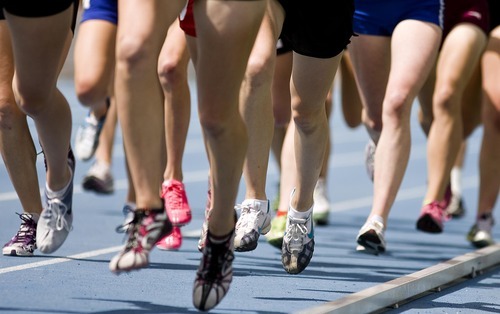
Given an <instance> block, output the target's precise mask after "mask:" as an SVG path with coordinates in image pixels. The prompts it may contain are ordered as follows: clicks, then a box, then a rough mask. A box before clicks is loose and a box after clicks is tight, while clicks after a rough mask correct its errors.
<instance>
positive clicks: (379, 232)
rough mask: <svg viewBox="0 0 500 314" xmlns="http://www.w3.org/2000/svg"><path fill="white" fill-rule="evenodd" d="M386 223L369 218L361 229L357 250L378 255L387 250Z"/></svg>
mask: <svg viewBox="0 0 500 314" xmlns="http://www.w3.org/2000/svg"><path fill="white" fill-rule="evenodd" d="M384 233H385V227H384V224H382V223H380V222H378V221H375V220H373V219H370V220H368V221H367V222H366V223H365V224H364V225H363V226H362V227H361V229H360V230H359V233H358V237H357V240H356V241H357V243H358V246H357V247H356V250H357V251H359V252H363V253H368V254H374V255H378V254H380V253H384V252H385V247H386V242H385V238H384Z"/></svg>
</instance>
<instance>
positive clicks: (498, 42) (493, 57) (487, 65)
mask: <svg viewBox="0 0 500 314" xmlns="http://www.w3.org/2000/svg"><path fill="white" fill-rule="evenodd" d="M482 71H483V86H484V90H485V93H486V97H488V98H490V103H492V104H493V106H496V110H497V111H498V112H500V83H499V82H500V26H497V27H496V28H494V29H493V30H492V31H491V32H490V38H489V41H488V46H487V48H486V51H485V52H484V55H483V58H482Z"/></svg>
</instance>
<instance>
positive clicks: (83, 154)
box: [75, 112, 105, 161]
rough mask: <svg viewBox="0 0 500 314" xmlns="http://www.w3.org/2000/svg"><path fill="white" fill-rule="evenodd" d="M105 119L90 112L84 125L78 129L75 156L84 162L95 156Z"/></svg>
mask: <svg viewBox="0 0 500 314" xmlns="http://www.w3.org/2000/svg"><path fill="white" fill-rule="evenodd" d="M104 120H105V117H103V118H101V119H100V120H97V118H96V117H95V116H94V115H93V114H91V113H90V112H89V114H88V115H87V117H86V118H85V122H84V124H82V125H80V126H79V127H78V130H77V131H76V138H75V155H76V157H78V159H80V160H82V161H87V160H89V159H90V158H92V156H94V154H95V151H96V149H97V145H98V144H99V135H100V134H101V130H102V126H103V125H104Z"/></svg>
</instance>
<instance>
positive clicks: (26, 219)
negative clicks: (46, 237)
mask: <svg viewBox="0 0 500 314" xmlns="http://www.w3.org/2000/svg"><path fill="white" fill-rule="evenodd" d="M17 215H19V218H21V226H20V227H19V230H18V231H17V233H16V235H15V236H13V237H12V239H10V241H9V242H7V243H6V244H5V245H4V246H3V250H2V253H3V255H11V256H33V252H34V251H35V249H36V222H35V221H34V220H33V215H31V214H27V213H23V214H17Z"/></svg>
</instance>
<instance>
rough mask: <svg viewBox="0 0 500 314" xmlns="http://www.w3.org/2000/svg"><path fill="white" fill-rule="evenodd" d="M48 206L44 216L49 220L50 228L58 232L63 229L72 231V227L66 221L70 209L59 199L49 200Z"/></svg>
mask: <svg viewBox="0 0 500 314" xmlns="http://www.w3.org/2000/svg"><path fill="white" fill-rule="evenodd" d="M48 205H49V206H48V208H47V209H46V210H45V213H44V215H43V218H44V219H47V220H49V223H48V226H50V227H51V228H54V229H55V230H56V231H61V230H63V229H66V230H68V231H71V228H72V226H71V225H70V224H69V223H68V221H67V220H66V213H67V212H68V207H67V206H66V205H65V204H64V203H63V202H61V201H60V200H59V199H57V198H56V199H52V200H49V201H48Z"/></svg>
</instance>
